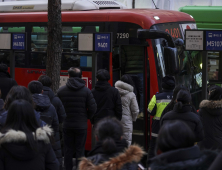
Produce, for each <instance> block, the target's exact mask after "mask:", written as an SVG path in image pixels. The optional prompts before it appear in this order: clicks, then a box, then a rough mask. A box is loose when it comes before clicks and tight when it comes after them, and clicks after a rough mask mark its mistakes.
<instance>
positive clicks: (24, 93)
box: [0, 86, 46, 129]
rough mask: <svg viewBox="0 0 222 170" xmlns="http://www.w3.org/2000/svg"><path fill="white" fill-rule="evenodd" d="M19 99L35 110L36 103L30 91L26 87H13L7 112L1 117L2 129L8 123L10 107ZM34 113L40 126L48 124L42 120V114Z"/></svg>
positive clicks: (5, 107)
mask: <svg viewBox="0 0 222 170" xmlns="http://www.w3.org/2000/svg"><path fill="white" fill-rule="evenodd" d="M18 99H23V100H26V101H28V102H29V103H30V104H31V105H32V106H33V110H34V103H33V99H32V95H31V93H30V92H29V90H28V89H27V88H26V87H24V86H13V87H12V88H11V90H10V91H9V93H8V95H7V97H6V100H5V104H4V109H5V110H6V111H5V112H4V113H2V114H1V115H0V129H1V127H2V126H4V124H5V122H6V119H7V115H8V109H9V106H10V105H11V103H12V102H13V101H15V100H18ZM34 113H35V117H36V120H37V123H38V124H39V126H45V125H46V123H45V122H44V121H43V120H41V119H40V113H39V112H37V111H35V110H34Z"/></svg>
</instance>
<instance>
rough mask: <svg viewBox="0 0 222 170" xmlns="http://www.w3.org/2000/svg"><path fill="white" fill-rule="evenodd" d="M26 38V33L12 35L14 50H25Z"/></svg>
mask: <svg viewBox="0 0 222 170" xmlns="http://www.w3.org/2000/svg"><path fill="white" fill-rule="evenodd" d="M25 40H26V38H25V34H24V33H12V50H25V49H26V48H25V47H26V41H25Z"/></svg>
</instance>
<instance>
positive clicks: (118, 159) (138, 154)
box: [79, 142, 144, 170]
mask: <svg viewBox="0 0 222 170" xmlns="http://www.w3.org/2000/svg"><path fill="white" fill-rule="evenodd" d="M101 147H102V145H101V144H97V145H96V148H95V149H94V150H93V152H91V155H93V156H91V157H88V158H82V161H81V162H80V164H79V170H137V169H138V163H139V162H140V160H141V159H142V157H143V155H144V152H143V150H142V149H141V148H140V147H139V146H136V145H131V146H129V148H127V143H126V144H125V146H124V145H123V144H122V143H121V142H120V143H117V148H118V149H117V150H118V152H116V153H113V154H106V153H104V152H103V151H102V149H101Z"/></svg>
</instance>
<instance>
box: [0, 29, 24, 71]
mask: <svg viewBox="0 0 222 170" xmlns="http://www.w3.org/2000/svg"><path fill="white" fill-rule="evenodd" d="M0 32H9V33H13V32H16V33H19V32H25V27H24V26H1V25H0ZM0 63H5V64H7V65H8V66H9V63H10V52H9V51H4V50H0ZM15 66H16V67H25V66H26V58H25V52H21V51H15Z"/></svg>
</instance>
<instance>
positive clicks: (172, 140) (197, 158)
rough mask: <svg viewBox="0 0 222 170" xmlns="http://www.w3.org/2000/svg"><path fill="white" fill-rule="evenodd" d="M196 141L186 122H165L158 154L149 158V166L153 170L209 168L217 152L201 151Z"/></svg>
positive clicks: (159, 140) (159, 138) (161, 131)
mask: <svg viewBox="0 0 222 170" xmlns="http://www.w3.org/2000/svg"><path fill="white" fill-rule="evenodd" d="M195 141H196V139H195V135H194V134H193V131H192V130H191V129H190V127H189V126H188V125H187V124H186V123H184V122H182V121H178V120H176V121H170V122H168V123H165V124H164V125H163V126H162V127H161V129H160V131H159V136H158V139H157V149H156V153H157V155H156V156H155V157H154V158H152V159H150V160H148V167H149V168H150V169H151V170H199V169H201V170H207V169H208V168H209V166H210V165H211V164H212V162H213V161H214V159H215V158H216V157H217V152H214V151H210V150H209V151H203V152H201V151H200V149H199V147H198V146H197V145H194V143H195ZM215 170H216V169H215Z"/></svg>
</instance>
